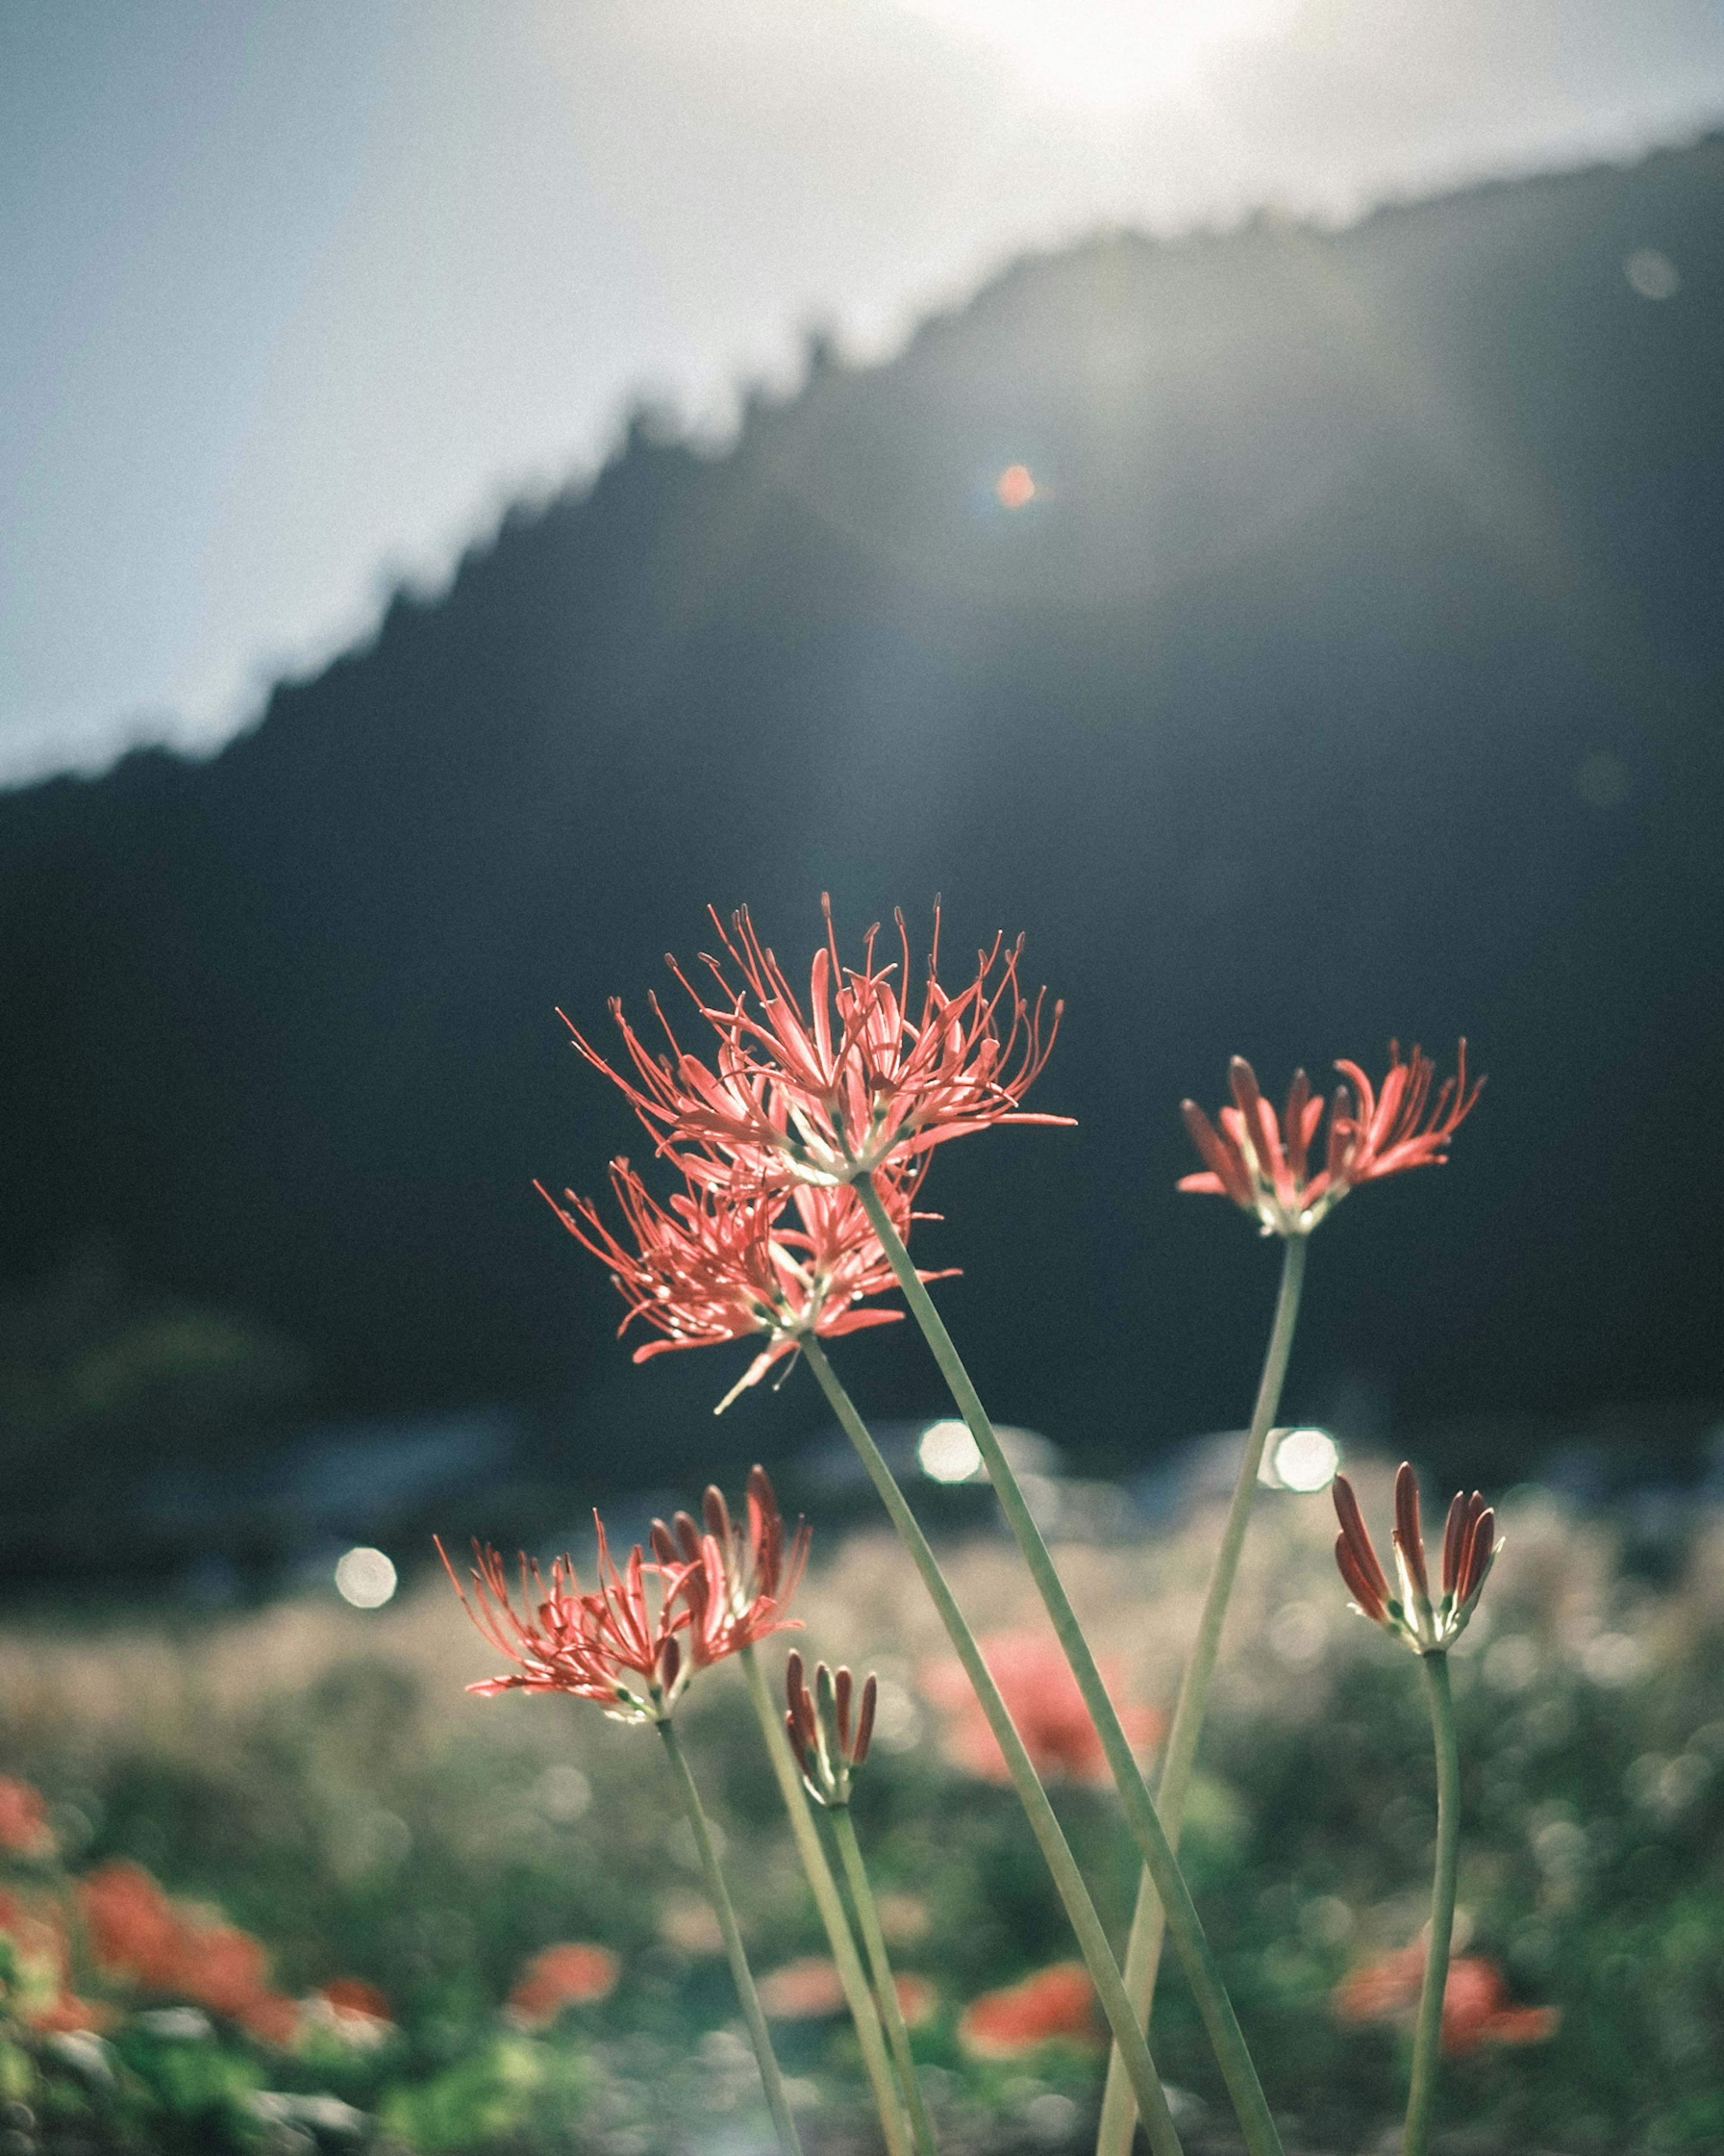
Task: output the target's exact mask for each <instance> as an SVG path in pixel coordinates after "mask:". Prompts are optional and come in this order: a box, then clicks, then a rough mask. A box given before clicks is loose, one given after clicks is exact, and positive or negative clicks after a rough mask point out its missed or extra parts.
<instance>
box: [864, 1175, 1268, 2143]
mask: <svg viewBox="0 0 1724 2156" xmlns="http://www.w3.org/2000/svg"><path fill="white" fill-rule="evenodd" d="M854 1189H855V1192H856V1194H857V1196H858V1197H859V1199H861V1201H862V1204H863V1206H864V1208H865V1209H866V1212H867V1214H868V1218H869V1220H870V1224H872V1226H873V1229H874V1232H875V1235H877V1236H878V1237H879V1239H880V1247H881V1248H882V1249H883V1250H885V1254H886V1255H887V1257H888V1258H889V1259H890V1260H891V1266H892V1270H893V1272H894V1273H895V1275H896V1276H897V1280H898V1285H899V1286H900V1288H901V1289H902V1290H903V1291H904V1299H905V1301H906V1302H907V1303H908V1304H909V1305H910V1307H911V1312H913V1313H914V1315H915V1317H916V1322H917V1323H918V1324H919V1325H920V1326H921V1329H922V1332H923V1333H924V1335H925V1336H926V1339H927V1342H928V1345H929V1347H931V1348H932V1350H933V1352H934V1359H935V1361H936V1363H938V1364H939V1366H940V1370H941V1374H942V1376H943V1377H944V1378H945V1379H946V1382H947V1385H948V1386H949V1387H950V1389H951V1391H952V1398H953V1399H954V1400H955V1401H956V1402H957V1406H958V1409H959V1412H960V1413H961V1414H962V1416H963V1419H964V1420H965V1422H966V1423H967V1424H968V1426H969V1431H970V1435H971V1436H972V1437H973V1438H974V1439H975V1440H976V1443H977V1447H978V1448H979V1450H980V1451H981V1454H982V1457H983V1461H984V1462H985V1463H986V1465H987V1468H988V1475H989V1476H990V1477H991V1478H992V1480H993V1486H994V1491H995V1493H996V1495H997V1496H998V1498H999V1501H1000V1506H1001V1508H1002V1510H1003V1512H1004V1513H1005V1515H1006V1518H1007V1521H1008V1523H1009V1525H1010V1527H1011V1529H1012V1532H1013V1535H1014V1536H1015V1537H1017V1542H1018V1548H1019V1549H1020V1550H1022V1552H1023V1553H1024V1561H1025V1563H1027V1564H1028V1565H1029V1570H1030V1575H1031V1577H1032V1578H1034V1581H1035V1584H1036V1586H1037V1588H1038V1589H1039V1592H1040V1594H1041V1598H1042V1601H1043V1603H1044V1604H1045V1606H1046V1609H1047V1612H1048V1614H1049V1617H1050V1618H1051V1619H1052V1620H1053V1623H1054V1631H1055V1633H1056V1634H1057V1635H1059V1640H1060V1645H1061V1646H1062V1647H1063V1648H1064V1649H1065V1659H1066V1661H1068V1662H1069V1663H1070V1666H1071V1673H1072V1675H1073V1676H1074V1677H1075V1678H1076V1680H1077V1684H1078V1689H1079V1691H1080V1692H1081V1693H1082V1695H1083V1700H1084V1705H1085V1707H1087V1708H1088V1710H1089V1713H1090V1720H1091V1721H1092V1722H1094V1724H1095V1733H1096V1735H1097V1736H1098V1737H1100V1738H1101V1747H1102V1750H1103V1751H1104V1752H1105V1753H1106V1755H1107V1763H1108V1765H1109V1767H1110V1768H1111V1769H1112V1772H1113V1779H1114V1781H1115V1782H1116V1784H1117V1785H1118V1789H1119V1793H1120V1800H1121V1805H1122V1806H1123V1808H1124V1810H1125V1815H1126V1824H1127V1825H1129V1826H1130V1827H1131V1832H1132V1835H1133V1836H1134V1837H1135V1839H1136V1840H1137V1846H1138V1848H1139V1850H1140V1851H1141V1852H1142V1856H1143V1861H1144V1862H1145V1864H1146V1865H1147V1866H1148V1867H1149V1872H1150V1876H1151V1878H1152V1880H1153V1881H1154V1882H1155V1889H1156V1892H1157V1895H1158V1896H1159V1897H1161V1902H1162V1907H1163V1908H1164V1909H1165V1910H1166V1911H1167V1928H1168V1930H1169V1931H1170V1932H1171V1933H1172V1937H1173V1946H1174V1950H1175V1952H1176V1953H1178V1956H1179V1958H1180V1961H1181V1963H1182V1964H1183V1967H1184V1969H1185V1974H1186V1977H1187V1979H1188V1982H1189V1983H1190V1985H1191V1988H1192V1992H1193V1996H1194V1997H1195V1998H1196V2000H1197V2004H1198V2013H1199V2014H1200V2015H1202V2016H1203V2026H1204V2029H1205V2030H1206V2031H1207V2032H1208V2038H1209V2042H1210V2045H1211V2046H1212V2048H1213V2051H1214V2053H1215V2056H1216V2060H1217V2062H1218V2063H1219V2066H1220V2068H1221V2074H1222V2078H1223V2080H1224V2082H1226V2084H1227V2092H1228V2095H1229V2097H1230V2098H1231V2100H1232V2102H1233V2107H1234V2112H1235V2113H1236V2115H1237V2116H1238V2118H1239V2128H1240V2131H1241V2132H1242V2133H1244V2137H1245V2145H1246V2147H1247V2148H1248V2149H1249V2151H1250V2156H1281V2138H1280V2134H1279V2133H1276V2131H1275V2121H1274V2119H1273V2118H1272V2117H1270V2109H1269V2103H1268V2101H1267V2099H1266V2098H1265V2096H1264V2093H1263V2084H1262V2083H1261V2082H1260V2081H1259V2080H1258V2078H1257V2069H1256V2067H1255V2066H1254V2065H1253V2064H1252V2062H1251V2055H1250V2053H1249V2051H1247V2050H1246V2048H1245V2039H1244V2035H1243V2034H1242V2033H1241V2031H1240V2029H1239V2017H1238V2016H1237V2015H1235V2014H1234V2010H1233V2001H1232V2000H1231V1999H1229V1997H1228V1995H1227V1990H1226V1987H1225V1986H1224V1984H1223V1983H1222V1981H1221V1974H1220V1971H1219V1969H1217V1968H1216V1966H1215V1958H1214V1956H1213V1954H1212V1953H1210V1951H1209V1943H1208V1939H1207V1938H1204V1936H1203V1924H1202V1922H1200V1920H1199V1918H1198V1912H1197V1910H1196V1907H1194V1905H1193V1902H1192V1898H1191V1892H1190V1890H1189V1888H1188V1886H1186V1883H1185V1880H1184V1876H1183V1874H1182V1873H1181V1871H1180V1869H1179V1865H1178V1859H1177V1858H1176V1857H1175V1856H1174V1855H1173V1851H1172V1849H1171V1848H1170V1847H1169V1845H1168V1842H1167V1835H1166V1834H1165V1833H1163V1831H1162V1822H1161V1820H1160V1819H1159V1817H1158V1816H1157V1812H1156V1808H1155V1804H1154V1802H1153V1800H1152V1798H1151V1796H1150V1794H1149V1786H1148V1784H1147V1783H1146V1782H1145V1780H1144V1779H1143V1772H1142V1768H1140V1767H1139V1766H1138V1764H1137V1759H1136V1758H1135V1756H1134V1755H1133V1753H1132V1750H1131V1740H1130V1739H1129V1738H1127V1737H1126V1732H1125V1731H1124V1729H1123V1728H1121V1726H1120V1717H1119V1713H1118V1711H1117V1709H1116V1707H1115V1706H1114V1703H1113V1702H1112V1700H1111V1699H1110V1698H1109V1697H1108V1693H1107V1687H1106V1685H1105V1684H1103V1683H1102V1681H1101V1671H1099V1670H1098V1669H1097V1668H1096V1666H1095V1656H1094V1655H1092V1654H1091V1653H1090V1643H1089V1641H1088V1640H1086V1639H1085V1637H1084V1633H1083V1628H1082V1626H1081V1625H1080V1624H1079V1623H1078V1620H1077V1613H1076V1611H1075V1610H1074V1609H1073V1608H1072V1606H1071V1602H1070V1597H1069V1596H1068V1595H1067V1594H1066V1592H1065V1586H1064V1584H1063V1583H1062V1582H1061V1580H1060V1575H1059V1573H1057V1572H1056V1571H1055V1570H1054V1560H1053V1558H1051V1557H1050V1556H1049V1553H1048V1546H1047V1544H1046V1543H1045V1542H1044V1541H1043V1539H1042V1533H1041V1530H1040V1528H1039V1527H1037V1525H1036V1523H1035V1522H1034V1519H1033V1518H1032V1517H1030V1511H1029V1506H1028V1505H1027V1504H1026V1503H1025V1501H1024V1492H1023V1491H1022V1490H1021V1489H1019V1487H1018V1478H1017V1476H1015V1475H1014V1474H1013V1472H1012V1466H1011V1462H1010V1461H1009V1460H1008V1459H1007V1458H1006V1455H1005V1454H1004V1453H1003V1451H1002V1450H1000V1442H999V1440H998V1437H997V1436H996V1435H994V1429H993V1424H992V1423H991V1422H990V1421H989V1420H988V1414H987V1410H986V1409H984V1408H983V1404H982V1402H981V1399H980V1398H979V1397H978V1395H977V1391H976V1388H975V1387H974V1385H973V1384H972V1383H971V1382H970V1377H969V1373H968V1372H967V1370H966V1369H965V1368H964V1366H963V1363H962V1361H961V1360H960V1358H959V1356H958V1352H957V1348H956V1347H954V1346H953V1345H952V1336H951V1334H950V1333H949V1332H947V1330H946V1327H945V1324H944V1323H943V1322H942V1319H941V1316H940V1313H939V1312H938V1311H937V1310H936V1308H935V1307H934V1302H933V1298H932V1297H931V1296H930V1295H929V1293H928V1291H927V1290H926V1287H924V1286H923V1285H922V1283H921V1281H920V1280H919V1279H918V1278H917V1277H916V1267H915V1265H914V1264H913V1263H912V1262H911V1256H910V1253H909V1251H908V1250H906V1249H905V1247H904V1244H903V1240H902V1238H901V1237H900V1235H899V1234H898V1231H897V1229H895V1228H894V1226H893V1225H892V1223H891V1219H890V1216H889V1215H888V1214H887V1212H886V1209H885V1206H884V1205H883V1204H881V1203H880V1194H879V1193H878V1192H877V1191H876V1190H875V1188H874V1183H873V1180H872V1178H870V1177H868V1176H865V1175H864V1176H859V1177H858V1178H857V1179H856V1182H855V1184H854ZM1121 1989H1123V1985H1122V1986H1121ZM1108 2020H1109V2022H1110V2024H1111V2025H1112V2028H1113V2031H1114V2040H1115V2041H1116V2042H1118V2041H1119V2024H1118V2023H1117V2022H1116V2021H1115V2020H1114V2018H1113V2016H1112V2015H1111V2014H1110V2015H1109V2016H1108ZM1131 2027H1132V2032H1133V2034H1134V2035H1137V2034H1138V2033H1139V2024H1138V2020H1137V2015H1136V2013H1135V2011H1134V2012H1133V2014H1132V2016H1131ZM1138 2101H1139V2105H1140V2107H1141V2106H1142V2096H1141V2095H1140V2097H1139V2099H1138ZM1146 2123H1147V2122H1146ZM1152 2138H1153V2137H1152Z"/></svg>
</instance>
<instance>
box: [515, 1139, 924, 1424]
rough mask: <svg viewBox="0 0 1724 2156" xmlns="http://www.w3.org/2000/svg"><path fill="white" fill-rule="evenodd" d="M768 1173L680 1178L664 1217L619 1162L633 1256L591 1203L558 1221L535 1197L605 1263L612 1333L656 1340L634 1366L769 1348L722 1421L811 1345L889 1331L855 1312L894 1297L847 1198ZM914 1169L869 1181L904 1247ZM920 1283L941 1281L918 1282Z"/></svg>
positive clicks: (614, 1178)
mask: <svg viewBox="0 0 1724 2156" xmlns="http://www.w3.org/2000/svg"><path fill="white" fill-rule="evenodd" d="M770 1166H771V1163H760V1164H759V1165H758V1166H757V1167H754V1168H751V1167H749V1166H747V1164H745V1163H738V1164H737V1165H736V1168H735V1171H734V1173H733V1174H732V1175H731V1179H730V1180H728V1181H726V1180H719V1179H707V1178H702V1179H696V1178H692V1177H691V1178H688V1179H687V1181H686V1185H685V1189H684V1191H683V1192H682V1193H681V1194H680V1195H679V1196H677V1197H675V1198H673V1199H671V1200H670V1204H669V1206H668V1207H666V1206H663V1205H660V1204H659V1203H658V1202H657V1200H656V1199H654V1198H653V1197H651V1196H650V1195H649V1193H648V1191H647V1188H646V1186H645V1185H644V1183H642V1181H641V1179H640V1178H639V1176H638V1175H637V1174H636V1173H634V1170H633V1169H632V1168H630V1167H629V1163H628V1162H627V1161H626V1160H616V1161H613V1162H612V1163H611V1186H612V1188H613V1190H614V1191H615V1192H616V1193H617V1199H618V1203H619V1204H620V1205H621V1207H622V1209H623V1217H624V1219H626V1220H627V1222H628V1225H629V1234H630V1236H631V1237H632V1239H633V1248H631V1247H629V1245H628V1244H626V1243H624V1242H623V1241H621V1240H619V1239H618V1237H617V1236H615V1235H613V1234H612V1233H611V1231H610V1229H608V1228H607V1227H606V1226H605V1224H604V1223H603V1220H602V1219H601V1218H600V1217H599V1214H598V1208H597V1207H596V1206H595V1205H594V1204H593V1202H592V1200H591V1199H586V1198H577V1196H576V1195H575V1193H574V1192H573V1191H572V1190H571V1191H565V1192H564V1193H563V1194H564V1196H565V1197H566V1198H567V1199H568V1201H569V1208H570V1209H566V1208H564V1207H563V1206H562V1205H559V1204H557V1201H556V1199H553V1198H552V1196H551V1194H550V1193H549V1192H548V1191H546V1189H545V1188H544V1186H543V1185H542V1184H540V1185H538V1186H537V1188H539V1191H540V1193H541V1196H543V1197H544V1198H545V1199H546V1202H547V1203H548V1204H550V1205H551V1207H552V1210H553V1211H554V1212H555V1213H556V1214H557V1218H558V1219H560V1220H561V1221H562V1224H563V1225H564V1227H565V1228H567V1229H568V1231H569V1233H570V1234H571V1235H572V1236H573V1237H574V1238H575V1240H576V1241H577V1242H578V1243H580V1244H581V1245H582V1247H583V1248H585V1249H587V1250H591V1251H592V1252H593V1255H594V1256H595V1257H598V1258H601V1259H603V1261H604V1262H605V1264H606V1265H608V1266H609V1267H610V1270H611V1278H612V1280H613V1281H614V1282H615V1284H616V1286H617V1289H618V1292H619V1293H620V1294H621V1296H623V1301H625V1302H626V1303H627V1304H628V1306H629V1309H628V1313H627V1315H626V1316H625V1317H624V1318H623V1323H622V1326H621V1327H619V1328H618V1329H619V1330H622V1331H626V1330H627V1329H628V1327H629V1326H630V1325H631V1324H632V1323H633V1322H634V1320H635V1319H636V1318H637V1317H638V1318H639V1319H640V1320H641V1321H642V1322H644V1324H646V1325H648V1326H650V1327H653V1329H654V1331H656V1332H659V1333H662V1334H663V1335H664V1337H663V1338H662V1339H659V1340H649V1341H646V1342H643V1343H642V1345H641V1346H640V1347H637V1348H636V1349H635V1351H634V1359H635V1361H636V1362H637V1363H644V1362H645V1361H646V1360H647V1358H648V1357H649V1356H652V1355H663V1354H665V1353H670V1351H672V1350H674V1349H675V1348H679V1347H708V1346H711V1345H712V1344H714V1343H715V1342H721V1341H726V1340H741V1339H746V1338H747V1337H750V1336H751V1335H753V1334H763V1335H764V1336H765V1338H766V1342H767V1344H766V1345H765V1347H762V1350H761V1352H760V1353H759V1354H758V1355H757V1356H756V1357H755V1358H754V1360H753V1362H752V1363H750V1364H749V1366H748V1368H747V1371H746V1372H745V1373H744V1374H743V1375H742V1377H741V1378H740V1379H739V1380H738V1381H737V1383H736V1384H735V1385H734V1386H733V1387H732V1388H731V1390H730V1392H729V1393H727V1394H726V1396H725V1398H724V1399H722V1400H721V1401H720V1403H719V1411H720V1412H721V1413H722V1411H723V1410H724V1409H725V1408H726V1407H728V1406H729V1405H730V1404H731V1401H732V1400H733V1399H735V1398H736V1395H737V1394H738V1393H740V1392H741V1391H742V1390H743V1389H745V1388H746V1387H747V1386H749V1385H753V1384H757V1383H759V1381H760V1380H761V1378H763V1377H764V1376H765V1375H766V1373H767V1371H768V1370H769V1369H771V1368H772V1365H773V1364H774V1363H777V1362H778V1361H779V1360H780V1359H781V1358H782V1357H784V1356H787V1355H794V1354H795V1353H796V1352H797V1350H798V1347H799V1346H800V1344H801V1342H802V1341H803V1339H804V1338H806V1337H808V1335H809V1334H810V1333H818V1334H820V1335H822V1336H823V1337H827V1338H831V1337H835V1336H836V1335H838V1334H839V1333H844V1332H859V1331H861V1330H862V1329H863V1327H866V1326H871V1325H894V1324H896V1323H897V1322H898V1321H899V1319H900V1317H902V1316H903V1312H901V1311H897V1310H863V1309H859V1308H858V1307H857V1306H858V1304H859V1303H860V1301H862V1299H863V1297H864V1296H870V1295H883V1294H886V1293H889V1292H890V1291H891V1290H892V1289H894V1288H895V1286H897V1282H896V1281H895V1279H894V1277H893V1274H892V1269H891V1266H890V1265H889V1264H888V1263H887V1261H886V1257H885V1252H884V1251H883V1250H881V1249H880V1245H879V1243H878V1242H877V1241H876V1240H875V1233H874V1229H872V1227H871V1226H870V1224H869V1220H868V1215H867V1214H865V1212H864V1211H863V1209H862V1205H861V1201H860V1200H859V1199H858V1198H857V1196H856V1193H855V1192H854V1190H853V1189H851V1188H849V1187H848V1186H842V1187H839V1188H815V1187H813V1186H812V1185H810V1184H807V1183H803V1184H799V1185H798V1186H797V1187H796V1188H795V1189H794V1190H787V1189H786V1188H784V1186H783V1184H782V1181H779V1182H774V1181H772V1179H771V1178H770V1176H769V1174H768V1172H767V1171H768V1169H769V1168H770ZM920 1174H921V1167H920V1164H919V1163H915V1162H910V1163H905V1164H904V1165H903V1166H902V1167H901V1168H897V1167H895V1168H885V1169H882V1170H881V1171H880V1173H877V1174H876V1175H875V1178H874V1187H875V1190H876V1191H877V1192H878V1193H880V1198H881V1199H882V1201H883V1202H884V1204H885V1208H886V1210H887V1212H888V1214H890V1217H891V1220H892V1224H893V1225H894V1227H895V1228H896V1229H897V1230H898V1233H899V1235H900V1236H902V1237H906V1238H907V1237H908V1235H909V1233H910V1224H911V1220H912V1219H916V1218H920V1217H922V1216H920V1215H917V1214H912V1212H911V1191H912V1190H913V1188H914V1187H915V1184H916V1182H917V1181H918V1180H919V1178H920ZM921 1277H922V1278H923V1279H924V1280H936V1279H940V1278H942V1277H943V1276H942V1275H940V1274H936V1273H924V1274H923V1275H922V1276H921Z"/></svg>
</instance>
